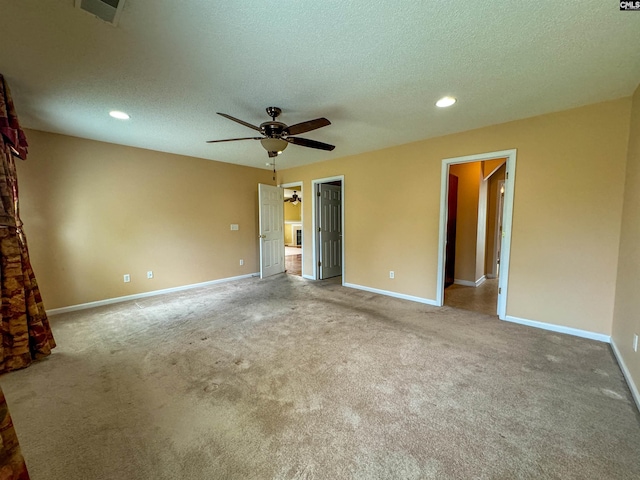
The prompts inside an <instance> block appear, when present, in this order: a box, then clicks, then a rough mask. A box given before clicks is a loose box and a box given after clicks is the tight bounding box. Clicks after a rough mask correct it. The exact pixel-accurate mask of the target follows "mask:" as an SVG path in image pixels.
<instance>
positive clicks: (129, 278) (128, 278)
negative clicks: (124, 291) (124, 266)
mask: <svg viewBox="0 0 640 480" xmlns="http://www.w3.org/2000/svg"><path fill="white" fill-rule="evenodd" d="M130 281H131V275H129V274H128V273H125V274H124V283H129V282H130Z"/></svg>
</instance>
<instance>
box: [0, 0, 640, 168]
mask: <svg viewBox="0 0 640 480" xmlns="http://www.w3.org/2000/svg"><path fill="white" fill-rule="evenodd" d="M0 12H2V18H3V27H2V41H1V42H0V73H3V74H4V75H5V77H6V78H7V80H8V81H9V84H10V86H11V88H12V91H13V95H14V100H15V103H16V108H17V110H18V114H19V115H20V119H21V122H22V124H23V126H25V127H29V128H34V129H39V130H45V131H49V132H57V133H63V134H67V135H74V136H78V137H84V138H90V139H95V140H102V141H105V142H112V143H118V144H123V145H131V146H136V147H142V148H148V149H153V150H160V151H165V152H173V153H178V154H183V155H191V156H195V157H201V158H207V159H212V160H219V161H223V162H230V163H236V164H242V165H250V166H254V167H260V168H269V166H267V165H266V163H268V162H269V160H268V158H267V155H266V152H265V151H264V150H263V149H262V147H261V145H260V143H259V142H255V141H244V142H230V143H222V144H213V145H212V144H206V143H205V141H206V140H212V139H224V138H235V137H245V136H254V134H255V133H256V132H253V131H252V130H250V129H248V128H246V127H243V126H242V125H239V124H236V123H234V122H231V121H229V120H227V119H225V118H223V117H220V116H218V115H216V114H215V112H224V113H227V114H230V115H232V116H234V117H238V118H240V119H242V120H245V121H247V122H250V123H253V124H260V123H261V122H263V121H266V120H268V119H269V118H268V117H267V115H266V113H265V111H264V109H265V107H268V106H270V105H273V106H278V107H281V108H282V109H283V114H282V115H281V117H280V118H279V120H281V121H282V122H284V123H286V124H289V125H291V124H294V123H298V122H302V121H305V120H310V119H312V118H316V117H321V116H324V117H327V118H328V119H329V120H331V122H332V125H330V126H327V127H324V128H322V129H319V130H316V131H313V132H309V133H307V134H303V135H301V136H302V137H306V138H311V139H314V140H318V141H321V142H326V143H331V144H334V145H336V149H335V150H334V151H333V152H325V151H320V150H314V149H310V148H303V147H299V146H296V145H290V146H289V148H288V149H287V150H286V151H285V152H284V153H283V154H282V155H281V156H280V157H278V159H277V160H278V161H277V163H278V168H280V169H282V168H287V167H290V166H295V165H303V164H307V163H311V162H317V161H321V160H327V159H330V158H337V157H342V156H346V155H351V154H356V153H360V152H364V151H370V150H376V149H380V148H383V147H389V146H393V145H398V144H403V143H407V142H412V141H416V140H421V139H425V138H429V137H434V136H439V135H443V134H448V133H453V132H458V131H464V130H469V129H472V128H477V127H482V126H486V125H490V124H496V123H501V122H506V121H509V120H514V119H519V118H525V117H530V116H533V115H538V114H543V113H546V112H550V111H557V110H563V109H567V108H571V107H575V106H579V105H585V104H589V103H594V102H598V101H603V100H609V99H615V98H620V97H624V96H628V95H631V94H632V93H633V91H634V89H635V87H636V86H637V85H638V83H639V82H640V51H639V47H640V12H621V11H619V3H618V2H616V1H602V0H582V1H577V0H575V1H561V2H559V1H557V0H536V1H533V2H520V1H512V0H490V1H489V0H487V1H465V2H449V1H444V0H395V1H390V0H387V1H385V0H322V1H317V0H314V1H311V0H278V1H273V0H272V1H269V0H244V1H242V2H234V1H226V2H212V1H206V0H188V1H187V0H183V1H175V0H126V4H125V7H124V11H123V13H122V16H121V19H120V23H119V25H118V26H117V27H113V26H111V25H109V24H107V23H104V22H102V21H101V20H98V19H96V18H94V17H92V16H90V15H88V14H86V13H84V12H82V11H80V10H77V9H75V8H74V1H73V0H20V1H16V0H0ZM446 94H448V95H454V96H456V97H457V98H458V99H459V101H458V103H457V104H456V105H455V106H453V107H451V108H449V109H438V108H437V107H435V106H434V102H435V101H436V100H437V99H438V98H439V97H441V96H443V95H446ZM112 109H119V110H124V111H126V112H128V113H129V114H130V115H131V117H132V118H131V120H129V121H127V122H122V121H118V120H114V119H112V118H110V117H109V116H108V115H107V113H108V112H109V111H110V110H112Z"/></svg>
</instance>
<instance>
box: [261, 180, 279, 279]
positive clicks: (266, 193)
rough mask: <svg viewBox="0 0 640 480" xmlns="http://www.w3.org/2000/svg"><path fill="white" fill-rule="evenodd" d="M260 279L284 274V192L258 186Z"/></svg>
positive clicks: (265, 186) (276, 188) (271, 187)
mask: <svg viewBox="0 0 640 480" xmlns="http://www.w3.org/2000/svg"><path fill="white" fill-rule="evenodd" d="M258 197H259V200H260V207H259V214H260V278H264V277H269V276H271V275H275V274H276V273H282V272H284V229H283V227H284V191H283V190H282V188H279V187H273V186H271V185H263V184H261V183H259V184H258Z"/></svg>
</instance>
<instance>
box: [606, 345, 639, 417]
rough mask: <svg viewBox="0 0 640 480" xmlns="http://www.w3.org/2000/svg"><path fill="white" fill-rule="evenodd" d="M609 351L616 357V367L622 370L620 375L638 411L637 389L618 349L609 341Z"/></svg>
mask: <svg viewBox="0 0 640 480" xmlns="http://www.w3.org/2000/svg"><path fill="white" fill-rule="evenodd" d="M611 349H612V350H613V355H614V356H615V357H616V360H617V361H618V365H620V370H622V374H623V375H624V378H625V380H626V381H627V385H629V390H631V396H632V397H633V400H635V402H636V406H637V407H638V410H640V392H639V391H638V387H637V385H636V384H635V382H634V381H633V378H631V373H629V369H628V368H627V364H626V363H624V359H623V358H622V354H621V353H620V350H618V347H617V346H616V342H614V341H613V338H612V339H611Z"/></svg>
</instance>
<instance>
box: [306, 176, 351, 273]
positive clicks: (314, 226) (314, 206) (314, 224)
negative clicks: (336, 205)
mask: <svg viewBox="0 0 640 480" xmlns="http://www.w3.org/2000/svg"><path fill="white" fill-rule="evenodd" d="M338 181H339V182H340V217H341V218H340V223H341V225H340V228H341V229H342V252H340V253H341V255H342V285H344V284H345V275H344V273H345V255H344V251H345V245H346V241H345V239H346V235H345V232H344V175H336V176H335V177H326V178H318V179H315V180H311V192H312V193H311V212H312V215H311V231H312V232H313V235H311V239H312V249H313V276H312V277H311V279H312V280H318V276H319V274H320V272H319V271H318V258H319V248H320V242H319V241H318V208H319V203H318V195H316V191H317V185H319V184H321V183H330V182H338ZM307 278H308V277H307Z"/></svg>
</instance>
